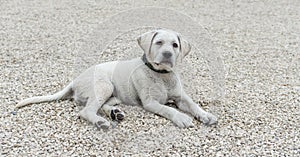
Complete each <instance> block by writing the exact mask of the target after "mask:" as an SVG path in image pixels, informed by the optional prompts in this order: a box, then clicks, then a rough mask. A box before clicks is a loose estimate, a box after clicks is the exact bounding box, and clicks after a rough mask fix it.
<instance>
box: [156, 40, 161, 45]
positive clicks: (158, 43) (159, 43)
mask: <svg viewBox="0 0 300 157" xmlns="http://www.w3.org/2000/svg"><path fill="white" fill-rule="evenodd" d="M155 44H156V45H162V44H163V43H162V41H158V42H156V43H155Z"/></svg>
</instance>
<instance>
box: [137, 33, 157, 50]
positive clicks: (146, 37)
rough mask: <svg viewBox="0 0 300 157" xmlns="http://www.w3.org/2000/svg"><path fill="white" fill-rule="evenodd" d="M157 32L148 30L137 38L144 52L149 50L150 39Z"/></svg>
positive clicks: (151, 39)
mask: <svg viewBox="0 0 300 157" xmlns="http://www.w3.org/2000/svg"><path fill="white" fill-rule="evenodd" d="M156 34H157V31H150V32H146V33H144V34H142V35H141V36H139V37H138V38H137V41H138V44H139V45H140V47H141V48H142V49H143V50H144V52H145V53H149V52H150V48H151V45H152V41H153V38H154V36H155V35H156Z"/></svg>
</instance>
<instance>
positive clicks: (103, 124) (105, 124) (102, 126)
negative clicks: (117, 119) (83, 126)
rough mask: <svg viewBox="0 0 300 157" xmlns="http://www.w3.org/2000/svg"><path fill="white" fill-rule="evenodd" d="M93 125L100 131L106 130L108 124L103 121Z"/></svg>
mask: <svg viewBox="0 0 300 157" xmlns="http://www.w3.org/2000/svg"><path fill="white" fill-rule="evenodd" d="M95 125H96V127H97V128H98V129H102V130H107V129H108V128H109V123H107V122H103V121H98V122H96V124H95Z"/></svg>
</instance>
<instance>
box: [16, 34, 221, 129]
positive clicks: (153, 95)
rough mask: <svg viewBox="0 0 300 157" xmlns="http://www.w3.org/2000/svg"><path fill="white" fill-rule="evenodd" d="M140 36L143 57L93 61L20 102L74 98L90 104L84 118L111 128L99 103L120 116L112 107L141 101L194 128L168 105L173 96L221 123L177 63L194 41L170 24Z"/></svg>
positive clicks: (180, 105) (188, 109)
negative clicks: (185, 85)
mask: <svg viewBox="0 0 300 157" xmlns="http://www.w3.org/2000/svg"><path fill="white" fill-rule="evenodd" d="M137 40H138V44H139V45H140V47H141V48H142V49H143V50H144V55H143V57H142V58H136V59H132V60H128V61H113V62H107V63H103V64H99V65H96V66H93V67H91V68H89V69H87V70H86V71H85V72H83V73H82V74H81V75H80V76H78V77H77V78H76V79H75V80H74V81H72V82H71V83H70V84H69V85H68V86H67V87H65V88H64V89H63V90H62V91H60V92H57V93H56V94H54V95H49V96H40V97H33V98H29V99H26V100H23V101H21V102H20V103H19V104H18V105H17V107H18V108H20V107H23V106H25V105H27V104H32V103H40V102H46V101H53V100H58V99H70V98H74V99H75V101H76V102H78V103H80V104H85V105H86V106H85V107H84V108H83V109H82V110H81V111H80V113H79V114H80V116H81V117H83V118H84V119H86V120H88V121H90V122H91V123H93V124H95V125H96V126H97V127H98V128H102V129H107V128H108V127H109V126H110V123H109V122H108V121H107V120H106V119H104V118H103V117H101V116H99V115H97V111H98V110H99V109H100V108H101V107H102V109H103V110H104V112H105V113H106V114H107V115H108V116H109V117H111V118H112V119H114V120H118V121H121V120H123V118H124V113H123V112H122V111H121V110H119V109H117V108H116V107H114V105H115V104H118V103H124V104H130V105H142V106H143V108H144V109H145V110H147V111H150V112H153V113H156V114H158V115H161V116H163V117H165V118H167V119H169V120H171V121H172V122H174V123H175V124H176V125H177V126H178V127H181V128H185V127H192V126H193V123H192V121H193V119H192V118H191V117H190V116H188V115H187V114H185V113H182V112H179V111H178V110H176V109H174V108H172V107H169V106H166V105H164V104H166V103H167V102H169V101H173V102H174V103H175V104H176V105H177V106H178V108H179V109H180V110H182V111H184V112H187V113H190V114H191V115H192V116H194V117H196V118H197V119H198V120H200V121H202V122H203V123H205V124H207V125H211V124H215V123H217V118H216V117H215V116H214V115H212V114H210V113H208V112H206V111H204V110H203V109H201V108H200V107H199V106H198V104H196V103H194V102H193V100H192V99H191V98H190V97H189V96H188V95H187V94H186V93H185V92H184V90H183V89H182V86H181V83H180V80H179V77H178V75H177V72H176V62H177V61H178V60H180V59H182V58H183V57H185V56H186V55H187V54H188V53H189V52H190V49H191V47H190V44H189V43H188V42H187V41H186V40H184V39H183V38H181V37H180V35H179V34H178V33H176V32H173V31H171V30H166V29H158V30H154V31H151V32H147V33H145V34H143V35H141V36H140V37H139V38H138V39H137Z"/></svg>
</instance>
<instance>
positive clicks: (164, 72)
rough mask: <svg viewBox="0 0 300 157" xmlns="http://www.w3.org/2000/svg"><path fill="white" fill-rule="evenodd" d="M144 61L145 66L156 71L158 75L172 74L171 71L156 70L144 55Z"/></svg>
mask: <svg viewBox="0 0 300 157" xmlns="http://www.w3.org/2000/svg"><path fill="white" fill-rule="evenodd" d="M142 60H143V62H144V63H145V65H146V66H147V67H148V68H149V69H151V70H152V71H155V72H157V73H161V74H167V73H170V71H167V70H158V69H155V68H154V67H153V66H152V64H151V63H150V62H149V61H148V59H147V57H146V55H145V54H144V55H143V57H142Z"/></svg>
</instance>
